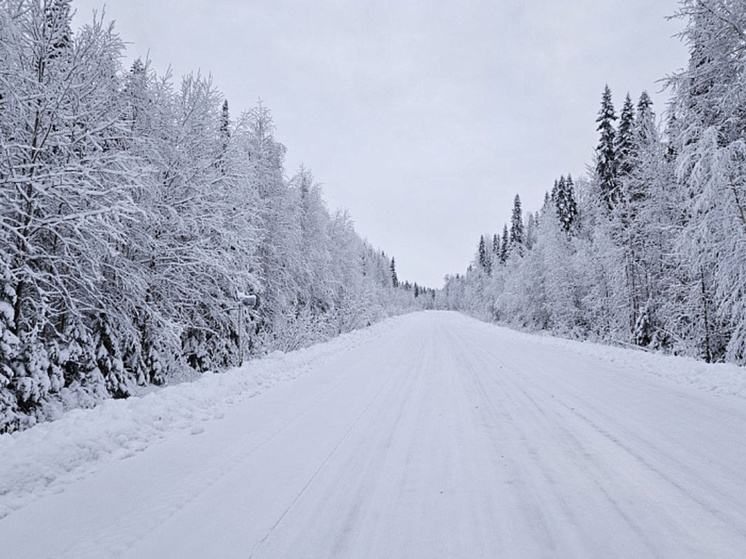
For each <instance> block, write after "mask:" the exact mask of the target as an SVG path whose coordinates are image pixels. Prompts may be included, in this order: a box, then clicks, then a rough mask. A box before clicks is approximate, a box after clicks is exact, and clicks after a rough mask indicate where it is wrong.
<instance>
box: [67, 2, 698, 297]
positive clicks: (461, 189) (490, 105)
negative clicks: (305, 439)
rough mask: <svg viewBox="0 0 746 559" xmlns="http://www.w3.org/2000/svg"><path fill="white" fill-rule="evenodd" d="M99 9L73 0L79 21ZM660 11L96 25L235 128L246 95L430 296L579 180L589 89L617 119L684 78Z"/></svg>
mask: <svg viewBox="0 0 746 559" xmlns="http://www.w3.org/2000/svg"><path fill="white" fill-rule="evenodd" d="M103 5H104V2H103V1H100V0H74V2H73V6H74V7H75V8H76V9H77V12H78V14H77V22H76V23H77V24H78V25H79V24H81V23H83V22H84V21H88V20H90V18H91V14H92V12H93V10H94V9H96V10H99V11H100V10H101V8H102V6H103ZM676 8H677V2H676V0H562V1H558V0H526V1H519V0H448V1H446V0H428V1H421V0H379V1H369V0H368V1H366V0H357V1H356V0H313V1H311V0H308V1H302V0H209V1H208V0H158V1H153V0H108V1H107V2H106V15H107V19H113V20H115V21H116V28H117V30H118V31H119V33H120V35H121V36H122V38H123V39H124V40H125V41H127V42H128V43H129V45H128V52H127V60H126V61H125V63H127V64H129V61H131V60H132V59H134V58H136V57H138V56H143V57H145V56H149V57H150V59H151V60H152V62H153V64H154V67H155V68H156V70H158V71H159V72H160V73H162V72H165V70H166V69H167V68H168V67H169V65H170V66H171V67H172V69H173V72H174V75H175V76H181V75H183V74H185V73H187V72H189V71H193V70H201V71H202V72H203V73H210V74H212V76H213V78H214V82H215V84H216V85H217V87H218V88H219V89H220V90H221V91H222V92H223V93H224V94H225V96H226V98H227V99H228V102H229V104H230V106H231V111H232V113H233V114H234V115H237V114H238V113H239V112H241V111H243V110H247V109H249V108H251V107H252V106H253V105H254V104H255V103H256V101H257V100H258V99H259V98H261V99H262V100H263V102H264V104H265V105H266V106H267V107H269V109H270V110H271V111H272V115H273V117H274V120H275V124H276V126H277V138H278V139H279V140H280V141H281V142H282V143H284V144H285V145H286V146H287V148H288V153H287V161H286V169H287V172H288V174H293V173H294V171H295V170H296V169H297V167H298V166H299V165H300V164H301V163H303V164H305V165H306V166H307V167H309V168H310V169H311V170H312V171H313V173H314V175H315V177H316V179H317V180H318V181H319V182H320V183H322V184H323V185H324V192H325V197H326V200H327V203H328V205H329V207H330V209H332V210H334V209H337V208H346V209H348V210H349V211H350V213H351V215H352V218H353V220H354V221H355V224H356V228H357V230H358V232H359V233H360V234H361V235H362V236H363V237H365V238H367V239H368V240H369V241H370V242H371V243H372V244H373V245H374V246H377V247H379V248H382V249H383V250H385V251H386V253H387V254H389V255H394V256H395V257H396V261H397V269H398V271H399V277H400V278H402V279H409V280H410V281H417V282H419V283H422V284H425V285H430V286H432V287H440V286H441V284H442V280H443V276H444V275H445V274H447V273H450V274H455V273H460V272H463V271H464V270H465V269H466V267H467V265H468V264H469V261H470V260H471V258H472V256H473V254H474V251H475V249H476V245H477V242H478V240H479V235H480V234H482V233H490V234H492V233H495V232H499V231H500V230H502V226H503V223H505V222H506V221H507V220H508V219H509V217H510V210H511V207H512V201H513V197H514V196H515V194H516V193H519V194H520V195H521V199H522V200H523V205H524V209H529V210H536V209H539V207H540V205H541V202H542V199H543V196H544V192H545V191H546V190H548V189H550V188H551V186H552V184H553V182H554V179H555V178H558V177H559V175H561V174H566V173H568V172H569V173H572V174H573V175H574V176H579V175H582V174H583V173H584V172H585V169H586V165H588V164H589V163H590V162H591V161H592V157H593V148H594V146H595V144H596V141H597V133H596V130H595V126H596V125H595V118H596V113H597V112H598V107H599V103H600V99H601V92H602V90H603V87H604V84H605V83H608V84H609V86H610V87H611V89H612V92H613V94H614V103H615V106H616V107H617V110H618V109H619V108H620V107H621V104H622V101H623V98H624V95H625V94H626V92H627V91H629V92H630V93H631V95H632V96H633V99H634V100H635V101H636V100H637V97H638V96H639V94H640V92H641V91H642V90H643V89H646V90H648V92H649V93H650V94H651V96H652V97H653V100H654V101H655V103H656V107H655V108H656V109H657V112H658V113H659V114H660V113H661V112H662V111H663V109H664V106H665V101H666V99H667V94H666V93H665V92H663V93H661V89H662V85H661V84H660V83H659V80H660V79H661V78H663V77H665V76H666V75H667V74H669V73H671V72H673V71H675V70H676V69H678V68H680V67H682V66H684V65H685V63H686V49H685V47H684V45H682V44H681V42H680V41H679V40H678V39H676V38H672V36H673V35H674V34H676V33H677V32H678V31H679V30H680V29H681V28H682V26H683V23H682V22H681V21H678V20H676V21H667V20H666V16H668V15H671V14H672V13H674V12H675V10H676Z"/></svg>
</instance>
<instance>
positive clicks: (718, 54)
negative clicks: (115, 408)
mask: <svg viewBox="0 0 746 559" xmlns="http://www.w3.org/2000/svg"><path fill="white" fill-rule="evenodd" d="M675 17H678V18H681V19H682V20H684V21H685V22H686V28H685V30H684V31H683V32H682V34H681V39H682V40H684V41H685V42H686V44H687V46H688V48H689V53H690V58H689V62H688V66H687V67H686V68H685V69H684V70H682V71H679V72H677V73H674V74H672V75H671V76H669V77H668V78H667V80H666V85H667V89H668V91H669V92H670V95H671V97H670V102H669V104H668V106H667V107H665V108H664V110H662V111H661V112H662V114H663V115H664V116H663V118H656V116H655V113H654V107H653V106H652V103H651V100H650V98H649V97H648V95H647V94H646V93H645V92H643V93H642V94H641V95H640V96H639V99H638V100H636V102H633V100H632V99H631V98H630V96H629V94H628V95H627V96H626V97H625V99H624V101H623V103H622V105H621V110H620V111H619V112H618V113H617V111H616V109H615V108H614V105H613V102H612V93H611V91H610V90H609V88H608V87H607V88H606V89H605V90H604V92H603V96H602V101H601V109H600V111H599V113H598V119H597V121H596V122H597V125H598V132H599V141H598V147H597V148H596V150H595V159H594V161H593V164H592V166H591V168H590V169H591V170H590V171H589V173H588V176H587V177H584V178H580V179H578V180H574V179H573V178H572V177H570V176H569V175H566V176H561V177H559V178H558V179H557V180H556V181H555V183H554V185H553V186H552V185H547V187H551V190H550V191H549V192H547V195H546V198H545V200H544V205H543V206H542V207H541V208H540V209H539V211H536V212H527V213H524V212H523V210H522V208H521V203H520V198H519V197H518V196H516V198H515V205H514V208H513V214H512V219H511V223H510V225H509V226H508V225H506V226H505V227H504V228H503V229H502V231H500V232H497V233H495V234H487V235H483V236H482V238H481V239H479V243H478V248H477V251H476V254H475V256H474V260H473V262H472V264H471V266H470V267H469V269H468V271H467V272H466V273H465V274H464V275H457V276H455V277H448V278H447V281H446V285H445V288H444V290H443V292H442V293H441V294H440V296H439V304H440V305H441V306H443V307H447V308H452V309H458V310H463V311H466V312H469V313H471V314H473V315H475V316H478V317H482V318H485V319H487V320H494V321H499V322H504V323H507V324H509V325H514V326H517V327H520V328H525V329H529V330H548V331H551V332H554V333H557V334H559V335H562V336H567V337H573V338H578V339H591V340H602V341H608V342H613V343H618V344H623V345H624V344H630V345H634V346H639V347H643V348H650V349H656V350H665V351H669V352H672V353H676V354H681V355H689V356H694V357H697V358H701V359H704V360H706V361H708V362H718V361H728V362H733V363H738V364H741V365H743V364H744V363H746V292H745V291H746V3H744V2H743V0H683V1H682V2H680V8H679V11H678V13H677V14H675Z"/></svg>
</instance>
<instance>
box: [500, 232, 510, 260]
mask: <svg viewBox="0 0 746 559" xmlns="http://www.w3.org/2000/svg"><path fill="white" fill-rule="evenodd" d="M509 252H510V235H509V233H508V225H507V224H505V225H503V234H502V244H501V245H500V262H501V263H503V264H505V262H507V261H508V253H509Z"/></svg>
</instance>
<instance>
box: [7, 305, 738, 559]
mask: <svg viewBox="0 0 746 559" xmlns="http://www.w3.org/2000/svg"><path fill="white" fill-rule="evenodd" d="M379 326H380V325H379ZM376 328H378V329H377V330H375V329H374V330H375V332H376V334H375V335H370V336H368V337H366V335H361V336H359V337H358V338H356V340H357V341H356V342H355V344H352V345H349V344H348V346H344V344H343V343H342V342H337V344H342V345H339V347H340V348H342V349H340V350H339V351H337V350H335V351H329V352H327V353H326V354H323V355H320V356H318V357H317V358H314V360H312V362H311V363H310V364H309V365H308V366H307V369H308V370H306V372H305V373H304V374H302V375H301V376H299V377H298V378H296V379H295V380H292V381H288V382H285V383H283V384H279V385H277V386H275V387H273V388H272V389H271V390H267V391H265V392H264V393H262V394H259V395H257V396H255V397H253V398H245V399H240V398H239V399H238V401H236V402H233V403H229V404H225V405H223V408H222V409H223V411H222V412H221V413H219V414H216V416H215V417H214V418H212V419H209V420H207V421H201V422H199V424H198V425H196V426H194V427H192V428H182V429H175V430H173V431H170V432H167V433H166V435H165V436H163V437H161V438H160V439H158V440H154V441H151V442H149V443H148V444H146V445H144V446H143V448H142V449H141V451H140V452H134V453H132V455H131V456H129V457H127V458H122V459H111V460H104V461H99V462H100V463H98V465H96V464H95V463H94V465H93V466H91V465H89V467H87V468H83V469H81V470H80V473H78V474H75V475H72V476H70V477H69V479H67V480H66V481H65V482H64V483H60V484H58V485H57V486H54V485H53V487H56V489H55V490H53V491H49V490H46V491H42V492H41V494H40V495H39V496H37V498H34V499H31V500H28V502H25V503H24V505H23V506H21V507H17V508H15V509H14V510H12V511H10V512H9V513H8V514H6V516H5V517H4V518H2V520H0V556H1V557H5V558H13V559H22V558H34V559H39V558H46V557H50V558H51V557H70V558H76V559H81V558H87V557H90V558H96V559H101V558H104V557H127V558H138V559H144V558H158V559H164V558H180V559H182V558H232V557H237V558H242V559H248V558H249V557H254V558H266V559H269V558H284V557H288V558H327V557H345V558H368V557H369V558H387V559H388V558H398V557H401V558H439V557H443V558H445V557H448V558H452V557H464V558H480V557H485V558H488V557H489V558H495V557H501V558H505V557H516V558H533V557H562V558H577V557H594V558H595V557H603V558H611V557H630V558H633V557H634V558H640V557H671V558H677V559H680V558H687V557H703V558H704V557H708V558H710V557H712V558H725V557H741V558H742V557H746V444H745V443H746V400H744V399H742V398H738V397H734V396H728V395H717V394H714V393H708V392H705V391H703V390H701V389H697V388H695V387H692V386H687V385H684V384H681V383H676V382H673V381H671V380H668V379H665V378H660V377H658V376H655V375H654V374H650V373H649V372H642V371H640V370H637V369H635V368H633V367H632V366H631V365H630V363H631V362H634V358H631V361H630V360H625V359H623V358H622V359H620V358H616V359H614V360H612V359H611V358H609V357H608V356H606V354H605V353H604V352H603V351H600V352H598V355H593V354H584V353H583V352H582V351H580V350H578V349H577V347H580V346H582V345H583V344H575V345H572V344H565V345H563V344H562V343H555V342H553V341H552V340H551V339H545V338H541V337H532V336H528V335H524V334H519V333H515V332H510V331H508V330H504V329H501V328H497V327H494V326H490V325H487V324H482V323H479V322H476V321H474V320H471V319H469V318H465V317H463V316H461V315H457V314H452V313H435V312H431V313H419V314H415V315H409V316H407V317H402V318H398V319H395V320H394V321H391V322H390V324H389V326H388V327H376ZM334 343H335V342H332V344H334ZM576 346H577V347H576ZM334 347H337V346H334ZM614 351H615V352H616V353H610V354H609V355H617V356H618V355H623V354H624V353H625V352H623V351H621V350H614ZM656 357H657V356H652V358H656ZM660 359H665V358H660ZM661 362H662V361H661ZM681 362H682V363H684V361H683V360H682V361H681ZM668 363H670V361H668ZM214 378H218V377H217V376H215V377H214ZM174 388H175V389H178V388H179V387H174ZM169 390H171V389H169ZM167 393H168V391H163V393H162V394H167ZM159 397H161V394H160V393H159V394H155V395H151V396H150V398H151V400H152V401H153V402H155V401H157V399H158V398H159ZM121 405H122V406H126V405H127V404H126V403H123V404H121ZM214 405H215V406H220V405H222V404H220V402H216V403H214ZM112 409H114V408H112ZM117 409H125V408H124V407H122V408H117ZM94 411H95V410H94ZM80 413H81V414H83V415H82V416H81V417H86V416H85V414H90V413H92V412H80ZM107 413H108V412H107ZM92 417H93V416H92ZM78 421H80V419H78ZM63 422H64V419H63ZM57 423H59V422H57ZM51 425H54V424H51ZM60 425H64V423H60ZM41 428H46V427H45V426H41ZM35 429H39V428H35ZM35 429H32V430H31V431H29V432H27V433H21V434H19V435H18V436H17V437H16V438H15V439H14V442H13V444H14V445H15V446H10V447H8V448H10V452H11V453H12V452H18V453H21V452H22V451H23V442H24V440H25V438H26V437H32V436H33V435H32V434H31V433H33V432H34V430H35ZM60 429H61V428H60ZM54 432H55V431H54V430H50V431H49V433H50V434H49V435H48V438H50V439H53V438H55V437H57V439H59V438H60V437H62V435H59V434H58V435H52V434H51V433H54ZM52 443H54V444H57V445H60V444H63V443H64V441H63V443H60V442H59V440H56V439H55V440H54V441H52V440H50V442H49V444H52ZM35 444H37V445H38V444H43V441H42V443H40V442H39V441H36V442H35ZM70 444H74V443H73V442H70ZM14 449H15V450H14ZM6 452H8V450H7V448H6ZM2 460H3V457H2V456H1V455H0V461H2ZM50 460H52V458H50ZM94 462H95V460H94ZM36 466H38V464H37V465H36ZM79 469H80V468H79ZM0 472H2V470H0ZM29 475H30V474H29ZM29 484H30V485H29V487H35V486H34V484H33V483H31V482H29ZM0 495H2V492H0ZM0 503H1V501H0Z"/></svg>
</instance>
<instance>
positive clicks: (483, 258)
mask: <svg viewBox="0 0 746 559" xmlns="http://www.w3.org/2000/svg"><path fill="white" fill-rule="evenodd" d="M477 257H478V263H479V268H480V269H481V270H482V271H483V272H484V273H485V274H487V275H490V273H491V269H490V268H491V266H490V263H491V262H490V257H489V254H488V253H487V244H486V243H485V242H484V235H481V236H480V237H479V248H478V249H477Z"/></svg>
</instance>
